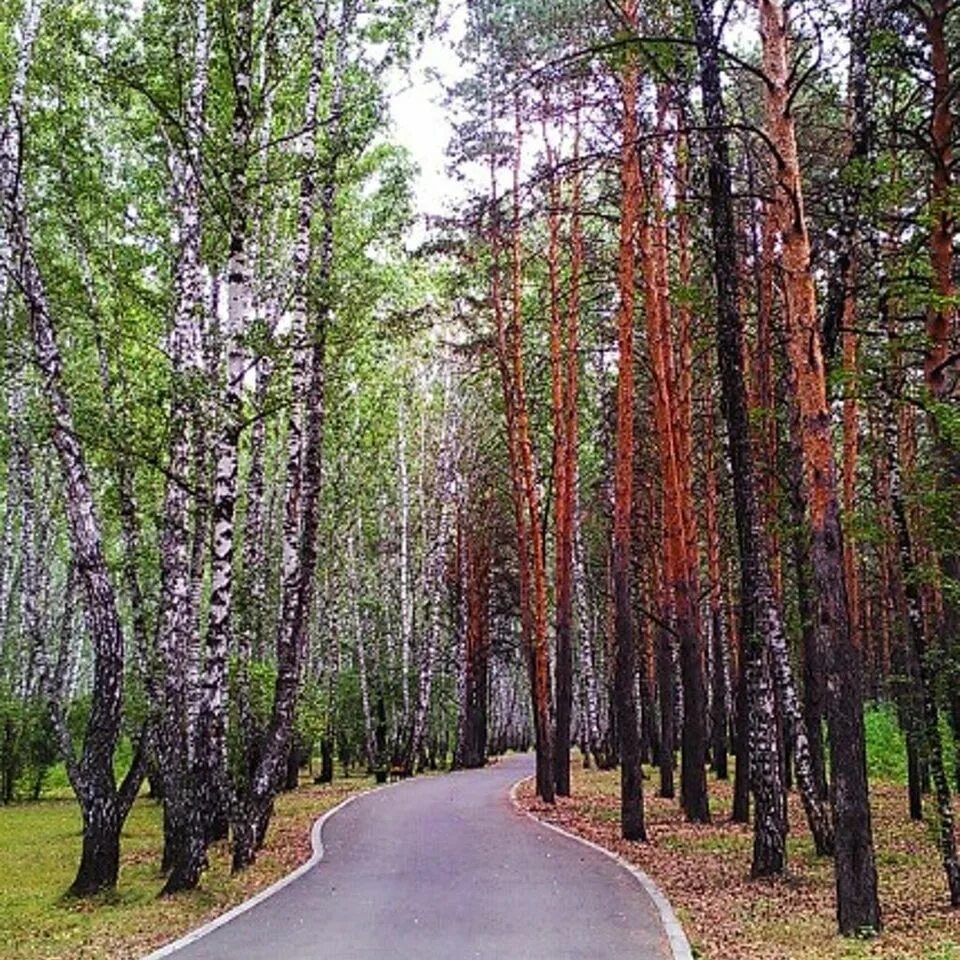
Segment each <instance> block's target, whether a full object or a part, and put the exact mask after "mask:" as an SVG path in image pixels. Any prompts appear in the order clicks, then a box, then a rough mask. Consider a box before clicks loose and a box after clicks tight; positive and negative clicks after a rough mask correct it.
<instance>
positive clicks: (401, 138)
mask: <svg viewBox="0 0 960 960" xmlns="http://www.w3.org/2000/svg"><path fill="white" fill-rule="evenodd" d="M437 22H438V23H440V24H446V27H447V28H446V30H445V31H443V35H442V36H430V37H428V38H427V40H426V42H425V43H424V47H423V50H422V52H421V55H420V57H419V58H418V59H417V61H416V62H415V63H414V64H413V66H412V67H411V68H410V72H409V75H406V74H401V75H398V76H397V77H396V79H395V82H394V85H393V86H394V92H393V94H392V96H391V113H392V114H393V139H394V140H395V141H396V142H397V143H400V144H401V145H403V146H404V147H406V148H407V149H408V150H409V151H410V153H411V155H412V156H413V159H414V160H415V161H416V163H417V164H418V166H419V167H420V174H419V176H418V177H417V181H416V185H415V195H416V203H417V213H418V214H419V215H420V217H421V218H423V217H424V216H427V215H429V214H440V213H444V212H445V211H446V210H448V209H449V207H450V205H451V203H452V202H453V201H455V200H456V199H457V198H458V196H460V195H461V194H462V191H461V190H459V189H458V184H457V182H456V179H455V178H451V177H448V176H447V172H446V157H445V155H444V151H445V150H446V148H447V144H448V143H449V141H450V137H451V135H452V132H453V129H452V127H451V125H450V122H449V120H448V118H447V114H446V111H445V110H444V108H443V106H442V100H443V84H444V83H446V84H449V83H452V82H454V81H456V80H457V79H459V78H461V77H462V76H463V70H462V68H461V65H460V63H459V61H458V59H457V54H456V49H455V48H456V45H457V43H458V42H459V41H460V40H461V39H462V37H463V34H464V29H465V26H466V2H465V0H441V4H440V13H439V16H438V18H437ZM431 72H435V73H436V74H437V75H438V76H439V78H440V79H439V80H438V79H436V78H431V77H430V73H431ZM422 229H423V228H422V223H421V224H420V225H419V226H418V228H417V229H416V230H415V234H417V236H416V237H414V238H413V239H414V240H416V239H418V238H420V237H421V236H422Z"/></svg>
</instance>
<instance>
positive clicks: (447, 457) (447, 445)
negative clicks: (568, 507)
mask: <svg viewBox="0 0 960 960" xmlns="http://www.w3.org/2000/svg"><path fill="white" fill-rule="evenodd" d="M443 392H444V400H443V418H442V426H441V432H440V449H439V451H438V454H437V487H436V497H437V521H436V534H435V537H434V538H433V542H432V543H430V545H429V554H428V560H427V565H426V573H427V583H426V592H427V596H428V597H429V610H430V613H429V617H430V619H429V625H428V627H427V643H426V649H425V650H424V651H423V654H422V658H421V661H420V676H419V679H418V683H417V704H416V713H415V714H414V720H413V735H412V737H411V741H410V754H409V756H410V761H412V762H416V759H417V758H418V757H419V755H420V752H421V749H422V747H423V738H424V734H425V732H426V728H427V713H428V711H429V709H430V697H431V693H432V690H433V677H434V673H435V667H436V660H437V651H438V650H439V647H440V632H441V613H442V609H443V586H444V576H443V574H444V569H445V566H446V561H447V550H448V548H449V542H450V530H451V526H452V509H453V507H454V506H455V504H456V498H457V476H456V462H455V457H454V451H453V444H454V441H453V437H454V436H455V434H456V417H457V411H456V410H455V409H454V404H453V402H452V398H451V375H450V371H449V369H447V370H446V371H445V373H444V386H443Z"/></svg>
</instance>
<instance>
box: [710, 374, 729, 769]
mask: <svg viewBox="0 0 960 960" xmlns="http://www.w3.org/2000/svg"><path fill="white" fill-rule="evenodd" d="M706 405H707V410H706V418H707V427H706V437H705V438H704V442H705V444H706V459H707V463H706V495H705V497H704V512H705V514H706V516H705V523H706V528H707V579H708V582H709V584H710V640H711V648H712V650H713V664H712V667H713V674H712V677H711V681H712V690H713V704H712V711H711V718H710V719H711V734H712V736H711V746H712V750H711V752H712V764H713V772H714V773H715V774H716V777H717V779H718V780H726V779H727V776H728V773H727V676H728V670H727V636H726V626H725V623H724V617H723V581H722V577H721V570H720V529H719V524H718V520H717V503H718V493H717V450H716V445H717V441H716V426H715V416H714V410H713V393H712V392H711V390H710V388H709V387H708V388H707V397H706Z"/></svg>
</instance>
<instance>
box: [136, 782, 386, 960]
mask: <svg viewBox="0 0 960 960" xmlns="http://www.w3.org/2000/svg"><path fill="white" fill-rule="evenodd" d="M402 782H403V781H397V783H402ZM396 785H397V784H396V783H387V784H383V785H382V786H378V787H373V788H371V789H370V790H363V791H361V792H360V793H354V794H351V795H350V796H349V797H347V798H346V799H345V800H341V801H340V802H339V803H338V804H337V805H336V806H335V807H331V808H330V809H329V810H328V811H327V812H326V813H324V814H322V815H321V816H320V817H318V818H317V819H316V820H315V821H314V823H313V826H312V827H311V828H310V845H311V847H312V848H313V853H312V854H311V856H310V859H309V860H307V861H306V862H305V863H301V864H300V866H299V867H297V868H296V869H295V870H293V871H292V872H291V873H288V874H287V875H286V876H285V877H281V878H280V879H279V880H275V881H274V882H273V883H271V884H270V886H269V887H264V889H263V890H261V891H260V892H259V893H255V894H254V895H253V896H252V897H250V898H249V899H248V900H243V901H241V902H240V903H238V904H236V905H235V906H233V907H231V908H230V909H229V910H227V911H226V913H221V914H220V915H219V916H216V917H214V918H213V919H212V920H208V921H207V922H206V923H204V924H202V925H201V926H199V927H196V928H195V929H193V930H190V931H188V932H187V933H185V934H184V935H183V936H182V937H178V938H177V939H176V940H172V941H171V942H170V943H167V944H164V945H163V946H162V947H157V949H156V950H154V951H153V952H152V953H148V954H146V956H144V957H142V958H141V960H162V958H163V957H168V956H170V955H171V954H173V953H176V952H177V951H178V950H182V949H183V948H184V947H188V946H190V945H191V944H193V943H196V941H197V940H200V939H202V938H203V937H205V936H207V934H209V933H213V931H214V930H217V929H219V928H220V927H222V926H223V925H224V924H227V923H229V922H230V921H231V920H234V919H236V918H237V917H239V916H241V915H242V914H244V913H246V912H247V911H248V910H252V909H253V908H254V907H255V906H257V905H258V904H260V903H263V901H264V900H267V899H269V898H270V897H272V896H273V895H274V894H275V893H279V892H280V891H281V890H282V889H283V888H284V887H288V886H289V885H290V884H291V883H293V882H294V880H298V879H299V878H300V877H302V876H303V875H304V874H305V873H306V872H307V871H308V870H312V869H313V868H314V867H315V866H316V865H317V864H318V863H320V861H321V860H322V859H323V853H324V850H323V827H324V824H326V822H327V821H328V820H329V819H330V818H331V817H332V816H333V815H334V814H335V813H339V812H340V811H341V810H343V808H344V807H348V806H349V805H350V804H351V803H353V802H354V800H359V799H360V797H368V796H370V794H372V793H378V792H379V791H381V790H385V789H387V787H395V786H396Z"/></svg>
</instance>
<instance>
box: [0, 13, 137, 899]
mask: <svg viewBox="0 0 960 960" xmlns="http://www.w3.org/2000/svg"><path fill="white" fill-rule="evenodd" d="M39 24H40V4H39V3H34V2H28V3H27V4H26V5H25V7H24V10H23V12H22V18H21V24H20V32H19V38H18V46H17V50H16V64H17V65H16V69H15V71H14V77H13V82H12V86H11V90H10V94H9V99H8V104H7V112H6V115H5V117H4V125H3V129H2V133H0V209H2V215H3V221H2V224H0V273H2V274H3V276H4V280H3V283H4V284H6V283H7V280H8V277H10V276H13V277H14V278H15V279H16V281H17V284H18V285H19V288H20V290H21V292H22V294H23V297H24V300H25V302H26V306H27V309H28V312H29V316H30V331H31V337H32V341H33V355H34V359H35V362H36V364H37V367H38V369H39V371H40V374H41V376H42V378H43V383H44V390H45V395H46V398H47V402H48V403H49V406H50V413H51V417H50V433H51V440H52V443H53V447H54V450H55V451H56V454H57V459H58V461H59V464H60V471H61V475H62V481H63V494H64V507H65V513H66V519H67V531H68V536H69V543H70V549H71V554H72V558H73V564H74V566H75V569H76V574H77V577H78V579H79V582H80V586H81V590H82V596H83V607H84V614H85V618H86V621H87V630H88V632H89V635H90V638H91V641H92V646H93V682H92V689H91V703H90V714H89V717H88V720H87V724H86V729H85V732H84V741H83V748H82V753H81V755H80V759H79V761H77V760H76V753H75V751H74V748H73V744H72V740H71V737H70V734H69V730H68V729H67V726H66V723H65V722H64V717H63V715H62V711H60V710H59V709H58V707H57V704H56V703H53V704H52V706H53V712H54V723H55V727H56V728H57V733H58V740H59V742H60V744H61V747H62V752H63V755H64V760H65V762H66V767H67V773H68V776H69V778H70V783H71V786H72V787H73V789H74V792H75V793H76V795H77V800H78V801H79V804H80V811H81V815H82V818H83V843H82V849H81V857H80V864H79V867H78V869H77V875H76V877H75V879H74V881H73V883H72V885H71V887H70V893H71V894H73V895H75V896H90V895H92V894H95V893H98V892H100V891H101V890H109V889H112V888H113V887H115V886H116V882H117V873H118V870H119V860H120V830H121V828H122V826H123V823H124V821H125V819H126V816H127V814H128V812H129V810H130V806H131V805H132V803H133V798H134V797H135V796H136V792H137V790H138V789H139V786H140V782H141V780H142V777H143V769H142V766H141V765H139V764H134V766H133V767H132V768H131V770H130V772H129V773H128V775H127V777H126V778H125V780H124V782H123V783H122V784H120V786H119V787H118V786H117V783H116V780H115V776H114V768H113V760H114V753H115V750H116V746H117V742H118V740H119V736H120V726H121V718H122V717H121V711H122V702H123V679H124V637H123V629H122V626H121V621H120V615H119V610H118V606H117V599H116V595H115V592H114V588H113V583H112V582H111V579H110V574H109V570H108V567H107V560H106V554H105V551H104V542H103V532H102V525H101V521H100V518H99V512H98V510H97V506H96V502H95V499H94V495H93V484H92V481H91V478H90V475H89V472H88V468H87V462H86V456H85V453H84V450H83V447H82V445H81V443H80V440H79V438H78V434H77V432H76V430H75V428H74V421H73V410H72V406H71V403H70V399H69V397H68V395H67V391H66V385H65V383H64V375H63V363H62V358H61V354H60V347H59V343H58V340H57V332H56V328H55V325H54V321H53V317H52V315H51V312H50V305H49V302H48V300H47V294H46V289H45V287H44V282H43V278H42V275H41V273H40V269H39V266H38V264H37V262H36V259H35V255H34V251H33V245H32V242H31V238H30V234H29V230H28V226H27V212H26V207H25V201H24V198H23V197H22V196H21V195H20V192H19V166H20V162H21V159H22V141H21V130H22V116H23V108H24V105H25V88H26V80H27V75H28V72H29V69H30V63H31V59H32V53H33V45H34V42H35V40H36V36H37V31H38V29H39ZM11 270H13V272H12V273H11V272H10V271H11ZM4 294H5V291H4Z"/></svg>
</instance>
